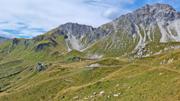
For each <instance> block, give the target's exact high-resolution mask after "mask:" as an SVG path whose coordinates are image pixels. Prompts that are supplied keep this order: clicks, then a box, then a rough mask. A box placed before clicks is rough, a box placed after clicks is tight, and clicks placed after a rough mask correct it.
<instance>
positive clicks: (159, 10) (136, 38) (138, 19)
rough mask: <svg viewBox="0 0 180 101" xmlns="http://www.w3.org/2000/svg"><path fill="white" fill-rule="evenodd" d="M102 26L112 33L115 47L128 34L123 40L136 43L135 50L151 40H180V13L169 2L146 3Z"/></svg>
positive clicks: (162, 41)
mask: <svg viewBox="0 0 180 101" xmlns="http://www.w3.org/2000/svg"><path fill="white" fill-rule="evenodd" d="M101 28H102V29H105V30H106V31H107V32H109V33H110V34H111V39H112V41H113V43H112V44H116V45H114V46H116V47H115V48H118V44H120V43H122V42H123V41H122V40H121V42H118V40H119V39H121V37H124V36H128V37H124V38H125V39H123V40H128V41H131V42H130V43H131V44H134V45H132V48H133V47H134V50H133V51H138V50H142V48H144V47H145V45H146V44H148V43H150V42H159V43H165V42H179V41H180V14H179V13H178V12H177V11H176V10H175V9H174V8H173V7H171V6H170V5H167V4H154V5H145V6H144V7H142V8H140V9H137V10H135V11H134V12H132V13H128V14H126V15H122V16H120V17H119V18H117V19H115V20H114V21H112V22H110V23H108V24H105V25H103V26H101ZM126 43H127V42H126ZM111 46H112V45H111ZM124 47H125V48H128V47H129V46H124Z"/></svg>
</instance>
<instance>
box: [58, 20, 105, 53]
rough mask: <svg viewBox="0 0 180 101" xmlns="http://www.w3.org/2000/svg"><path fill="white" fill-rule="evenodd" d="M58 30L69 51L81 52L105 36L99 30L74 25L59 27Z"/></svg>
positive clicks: (103, 32)
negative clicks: (63, 37)
mask: <svg viewBox="0 0 180 101" xmlns="http://www.w3.org/2000/svg"><path fill="white" fill-rule="evenodd" d="M58 29H59V34H63V35H65V39H66V43H67V47H68V49H69V51H70V50H72V49H75V50H79V51H81V50H83V49H85V48H87V47H88V46H89V45H90V44H92V43H93V42H95V41H96V40H98V39H100V38H102V37H104V36H105V35H106V34H107V33H106V32H105V31H103V30H101V29H99V28H93V27H92V26H87V25H80V24H76V23H67V24H64V25H61V26H59V27H58Z"/></svg>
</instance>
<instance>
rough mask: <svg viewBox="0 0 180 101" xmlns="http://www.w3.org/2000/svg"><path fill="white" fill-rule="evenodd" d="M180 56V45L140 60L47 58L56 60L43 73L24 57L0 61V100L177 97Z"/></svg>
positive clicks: (170, 100)
mask: <svg viewBox="0 0 180 101" xmlns="http://www.w3.org/2000/svg"><path fill="white" fill-rule="evenodd" d="M72 53H73V54H74V55H77V54H79V53H77V52H72ZM68 55H69V54H68ZM179 60H180V50H172V51H170V52H164V53H161V54H159V55H154V56H151V57H146V58H142V59H135V60H128V59H127V58H104V59H102V60H82V61H79V62H76V61H75V62H73V61H69V62H66V61H64V62H63V61H62V60H61V59H56V60H54V61H51V62H50V61H44V62H45V63H46V64H48V63H51V65H48V69H47V70H45V71H42V72H37V71H36V70H35V65H33V64H32V65H29V64H28V65H27V64H26V63H22V62H23V60H16V61H10V62H1V64H0V71H1V72H0V73H1V75H0V88H1V89H0V91H1V92H0V101H49V100H50V101H76V100H77V101H80V100H83V101H85V100H95V101H178V100H180V89H179V88H180V67H179V66H180V63H179ZM92 64H99V65H98V66H97V67H90V65H92ZM88 66H89V67H88ZM6 67H9V68H6ZM13 68H16V69H13ZM22 68H23V69H22ZM6 71H8V72H6Z"/></svg>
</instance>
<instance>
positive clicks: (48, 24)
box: [0, 0, 134, 37]
mask: <svg viewBox="0 0 180 101" xmlns="http://www.w3.org/2000/svg"><path fill="white" fill-rule="evenodd" d="M133 1H134V0H0V4H1V6H0V12H1V15H0V22H2V21H3V22H6V23H3V24H0V32H1V33H0V35H1V36H2V35H5V36H11V37H23V36H36V35H38V34H41V33H42V32H43V31H42V32H40V31H39V30H37V31H36V30H32V28H41V29H43V30H44V31H48V30H50V29H52V28H55V27H57V26H59V25H60V24H64V23H67V22H78V23H80V24H88V25H93V26H99V25H101V24H103V23H106V22H109V21H110V20H112V18H115V17H117V16H119V15H120V14H122V12H123V13H124V12H126V11H127V10H126V9H122V6H123V5H124V4H127V3H133ZM119 10H121V13H119ZM19 22H20V23H21V24H18V23H19ZM23 24H24V25H23ZM3 29H11V30H16V31H17V32H19V34H17V33H16V34H14V33H13V32H12V33H11V32H4V31H3Z"/></svg>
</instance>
